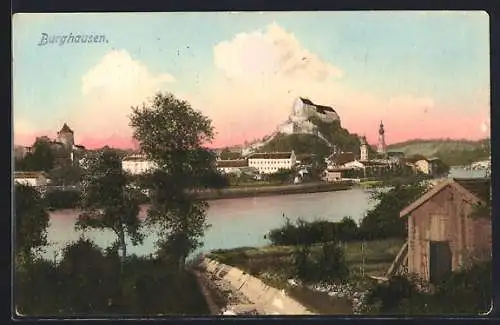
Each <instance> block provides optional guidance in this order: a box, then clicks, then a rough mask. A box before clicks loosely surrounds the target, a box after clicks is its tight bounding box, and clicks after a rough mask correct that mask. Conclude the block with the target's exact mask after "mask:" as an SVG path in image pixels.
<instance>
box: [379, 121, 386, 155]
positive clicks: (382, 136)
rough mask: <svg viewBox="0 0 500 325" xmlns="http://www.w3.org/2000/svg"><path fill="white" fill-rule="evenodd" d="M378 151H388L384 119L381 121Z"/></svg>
mask: <svg viewBox="0 0 500 325" xmlns="http://www.w3.org/2000/svg"><path fill="white" fill-rule="evenodd" d="M377 152H378V153H379V154H382V155H385V153H386V146H385V130H384V124H383V123H382V121H380V128H379V129H378V146H377Z"/></svg>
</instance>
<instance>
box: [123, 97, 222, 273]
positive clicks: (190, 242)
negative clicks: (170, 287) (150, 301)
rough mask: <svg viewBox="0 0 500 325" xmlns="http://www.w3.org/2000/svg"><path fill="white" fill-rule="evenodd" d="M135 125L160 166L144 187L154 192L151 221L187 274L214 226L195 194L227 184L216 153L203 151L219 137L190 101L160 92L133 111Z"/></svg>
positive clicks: (149, 154)
mask: <svg viewBox="0 0 500 325" xmlns="http://www.w3.org/2000/svg"><path fill="white" fill-rule="evenodd" d="M130 125H131V126H132V128H133V130H134V132H133V136H134V138H135V139H136V140H137V141H138V142H139V143H140V148H141V151H142V152H143V154H145V155H146V156H147V158H148V159H150V160H152V161H153V162H154V163H155V164H156V167H157V168H155V169H154V170H153V171H151V173H149V174H148V175H147V176H146V177H145V181H144V183H143V184H144V186H145V187H147V188H148V189H149V190H150V193H151V208H150V209H149V211H148V217H147V222H148V223H149V224H152V225H155V226H157V228H158V229H159V238H160V239H159V242H158V244H159V246H160V248H161V249H162V250H163V252H168V255H169V259H171V261H172V263H174V265H176V266H177V268H178V270H179V272H180V273H182V271H183V270H184V265H185V261H186V258H187V257H188V255H189V253H191V252H193V251H194V250H196V249H197V248H199V247H201V245H202V242H201V238H202V237H203V234H204V232H205V230H206V229H207V228H208V227H209V225H208V224H207V222H206V211H207V208H208V204H207V202H205V201H202V200H199V199H197V197H196V192H197V191H198V190H200V189H203V188H214V187H220V186H223V185H222V184H223V183H224V182H223V181H221V175H220V174H219V173H218V172H217V169H216V166H215V159H216V155H215V153H214V152H213V151H211V150H209V149H207V148H205V147H204V145H206V144H208V143H210V142H211V141H212V139H213V138H214V130H213V127H212V124H211V120H210V119H209V118H207V117H205V116H203V115H202V114H201V113H200V112H198V111H196V110H194V109H193V108H192V107H191V106H190V104H189V103H187V102H186V101H182V100H179V99H177V98H175V97H174V96H173V95H171V94H162V93H157V94H156V95H155V97H154V98H153V99H152V100H151V101H150V102H149V103H148V104H144V105H143V106H142V107H141V108H139V107H135V108H133V112H132V115H131V117H130Z"/></svg>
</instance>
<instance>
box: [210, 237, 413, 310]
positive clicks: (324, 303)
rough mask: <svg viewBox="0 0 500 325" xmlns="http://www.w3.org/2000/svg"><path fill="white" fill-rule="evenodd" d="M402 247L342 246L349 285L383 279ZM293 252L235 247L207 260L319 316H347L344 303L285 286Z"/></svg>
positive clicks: (380, 243) (389, 243) (394, 242)
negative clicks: (235, 270) (284, 295)
mask: <svg viewBox="0 0 500 325" xmlns="http://www.w3.org/2000/svg"><path fill="white" fill-rule="evenodd" d="M403 243H404V240H402V239H386V240H376V241H367V242H364V243H363V242H350V243H345V244H343V247H344V252H345V258H346V262H347V265H348V267H349V270H350V280H349V281H350V282H353V283H354V284H355V285H356V286H357V287H360V288H363V287H364V286H365V285H367V284H368V283H369V282H370V281H369V280H368V277H369V276H370V275H373V276H383V275H384V274H385V272H386V271H387V270H388V269H389V267H390V265H391V263H392V261H393V260H394V258H395V257H396V255H397V253H398V252H399V250H400V248H401V246H402V245H403ZM293 250H294V247H293V246H265V247H260V248H253V247H239V248H234V249H228V250H215V251H212V252H211V253H210V254H208V256H207V257H209V258H212V259H214V260H217V261H219V262H221V263H224V264H228V265H231V266H234V267H237V268H239V269H241V270H243V271H245V272H247V273H249V274H251V275H253V276H255V277H258V278H260V279H261V280H262V281H263V282H265V283H266V284H268V285H270V286H273V287H275V288H278V289H285V290H287V292H288V293H289V294H290V296H292V297H293V298H295V299H296V300H297V301H299V302H300V303H302V304H303V305H304V306H305V307H308V308H310V309H311V310H313V311H315V312H317V313H319V314H331V315H335V314H344V315H345V314H351V313H352V308H351V305H350V303H349V302H348V301H347V299H341V298H336V297H330V296H328V295H327V294H323V293H318V292H313V291H311V290H309V289H307V288H300V287H291V286H289V284H288V283H287V280H288V279H289V278H292V277H293V269H292V262H293V261H292V252H293ZM319 250H320V246H319V245H317V246H314V247H313V249H312V251H313V254H314V253H319Z"/></svg>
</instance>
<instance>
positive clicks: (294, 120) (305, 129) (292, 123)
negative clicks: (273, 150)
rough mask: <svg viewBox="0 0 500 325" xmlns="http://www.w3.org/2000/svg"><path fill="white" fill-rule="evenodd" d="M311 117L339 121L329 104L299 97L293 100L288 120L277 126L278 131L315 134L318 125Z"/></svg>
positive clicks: (316, 133) (325, 120)
mask: <svg viewBox="0 0 500 325" xmlns="http://www.w3.org/2000/svg"><path fill="white" fill-rule="evenodd" d="M311 117H317V118H319V119H320V120H321V121H322V122H324V123H333V122H334V121H340V117H339V116H338V114H337V112H335V110H334V109H333V108H331V107H330V106H323V105H318V104H315V103H313V102H312V101H311V100H310V99H307V98H302V97H299V98H297V99H296V100H295V102H294V104H293V107H292V111H291V113H290V116H289V118H288V120H287V121H286V122H285V123H283V124H281V125H280V126H279V127H278V132H279V133H283V134H300V133H305V134H315V135H318V127H317V126H316V125H314V124H313V123H312V122H311V121H310V118H311Z"/></svg>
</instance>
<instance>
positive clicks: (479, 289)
mask: <svg viewBox="0 0 500 325" xmlns="http://www.w3.org/2000/svg"><path fill="white" fill-rule="evenodd" d="M491 267H492V264H491V260H489V261H486V262H480V263H476V264H475V265H473V266H472V267H470V268H468V269H462V270H460V271H457V272H453V273H452V274H451V275H450V276H449V277H448V278H447V279H445V280H444V281H442V282H441V283H439V284H437V285H435V286H434V290H433V292H432V293H426V292H421V291H419V290H418V287H419V285H420V283H419V281H418V280H417V279H416V278H405V277H402V276H397V277H393V278H391V279H389V281H388V282H387V283H382V284H376V285H374V286H373V287H372V288H371V289H370V291H369V294H368V296H367V300H366V310H365V312H371V313H378V314H380V313H382V314H407V315H408V314H411V315H419V314H420V315H422V314H430V315H439V314H441V315H443V314H445V315H457V314H470V315H477V314H478V313H484V312H487V311H488V310H489V309H490V307H491V302H492V291H491V271H492V268H491Z"/></svg>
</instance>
